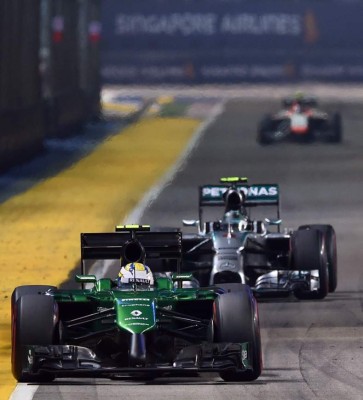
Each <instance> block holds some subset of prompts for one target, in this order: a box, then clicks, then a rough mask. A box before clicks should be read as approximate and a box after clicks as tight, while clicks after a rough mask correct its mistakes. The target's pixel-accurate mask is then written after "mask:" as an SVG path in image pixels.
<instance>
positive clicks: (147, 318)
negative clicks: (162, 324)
mask: <svg viewBox="0 0 363 400" xmlns="http://www.w3.org/2000/svg"><path fill="white" fill-rule="evenodd" d="M135 295H137V297H136V296H135V297H132V298H129V297H122V298H118V299H115V303H116V304H115V306H116V310H117V312H116V323H117V325H118V326H119V328H121V329H124V330H126V331H128V332H130V333H135V334H138V333H144V332H146V331H148V330H150V329H152V328H153V327H154V326H155V323H156V321H155V319H156V318H155V299H151V298H147V297H146V296H145V297H144V296H143V295H142V292H135Z"/></svg>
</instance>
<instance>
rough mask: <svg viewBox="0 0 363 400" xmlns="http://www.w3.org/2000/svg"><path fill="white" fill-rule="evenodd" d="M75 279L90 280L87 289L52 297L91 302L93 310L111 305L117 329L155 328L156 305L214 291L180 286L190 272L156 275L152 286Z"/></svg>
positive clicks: (98, 325)
mask: <svg viewBox="0 0 363 400" xmlns="http://www.w3.org/2000/svg"><path fill="white" fill-rule="evenodd" d="M76 280H77V281H78V282H82V283H93V284H94V286H93V288H91V289H82V290H67V291H66V290H62V291H59V292H56V293H55V294H54V298H55V300H56V301H57V303H58V304H59V306H60V307H61V308H62V304H64V303H68V302H72V303H77V304H79V305H80V304H81V303H88V304H92V305H94V310H93V311H94V312H99V311H102V310H106V309H110V308H113V309H114V311H115V320H114V321H111V320H110V321H109V323H110V324H111V323H113V324H116V325H117V327H118V328H119V329H121V330H125V331H128V332H130V333H135V334H139V333H144V332H146V331H150V330H152V329H157V325H158V322H159V321H158V317H157V310H158V309H166V310H170V311H172V310H175V308H176V304H177V303H180V302H188V301H195V300H198V301H202V300H209V301H211V302H212V301H213V300H214V299H215V298H216V296H217V295H216V293H215V291H214V290H212V289H207V288H204V289H200V288H183V287H177V285H178V283H179V285H180V286H182V285H183V282H185V281H189V280H191V275H190V274H174V275H173V278H172V279H171V278H164V277H162V278H158V279H157V280H156V284H155V287H154V288H150V289H140V288H137V289H136V290H133V289H131V290H130V289H128V290H126V289H119V288H117V287H115V285H114V283H113V282H112V280H111V279H106V278H102V279H99V280H97V279H96V277H95V276H94V275H77V277H76ZM104 324H105V321H103V324H101V323H99V322H95V323H94V325H93V326H92V330H96V331H97V330H98V329H103V328H104Z"/></svg>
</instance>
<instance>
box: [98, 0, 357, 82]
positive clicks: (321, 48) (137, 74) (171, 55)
mask: <svg viewBox="0 0 363 400" xmlns="http://www.w3.org/2000/svg"><path fill="white" fill-rule="evenodd" d="M102 14H103V16H102V22H103V27H102V37H103V52H102V60H103V61H102V77H103V80H104V82H115V83H116V82H117V83H121V82H123V83H127V82H130V83H133V82H141V81H142V82H189V83H202V82H243V81H257V82H259V81H268V82H272V81H276V80H277V81H296V80H319V81H320V80H323V81H324V80H325V81H340V80H341V81H356V80H362V79H363V51H362V50H363V40H362V37H363V24H362V18H361V16H362V15H363V4H360V3H347V2H344V3H336V2H329V3H327V2H321V3H316V2H313V1H309V0H308V1H304V2H301V3H300V2H294V3H290V2H286V1H283V0H277V1H268V0H260V1H259V2H244V1H241V2H234V1H230V2H228V1H226V2H216V1H211V0H204V1H203V0H200V1H198V2H193V1H188V0H185V1H179V2H176V1H174V0H168V1H166V0H159V1H157V0H154V1H151V0H147V1H145V0H138V1H137V2H135V1H130V0H124V1H122V2H120V1H118V0H105V1H104V2H103V13H102Z"/></svg>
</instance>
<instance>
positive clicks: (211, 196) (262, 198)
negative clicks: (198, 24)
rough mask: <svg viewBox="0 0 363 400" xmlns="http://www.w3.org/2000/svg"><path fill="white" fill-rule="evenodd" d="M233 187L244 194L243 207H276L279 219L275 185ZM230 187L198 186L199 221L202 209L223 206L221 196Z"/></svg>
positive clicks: (278, 200)
mask: <svg viewBox="0 0 363 400" xmlns="http://www.w3.org/2000/svg"><path fill="white" fill-rule="evenodd" d="M234 187H235V188H236V189H237V190H239V191H241V192H243V193H244V194H245V202H244V207H256V206H276V207H277V218H280V191H279V185H278V184H275V183H268V184H257V185H246V184H236V185H234ZM230 188H231V185H224V184H219V185H203V186H199V220H201V219H202V207H213V206H217V207H218V206H224V205H225V203H224V199H223V194H224V192H226V191H227V190H228V189H230Z"/></svg>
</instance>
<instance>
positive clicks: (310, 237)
mask: <svg viewBox="0 0 363 400" xmlns="http://www.w3.org/2000/svg"><path fill="white" fill-rule="evenodd" d="M323 246H324V235H323V234H322V233H321V232H320V231H318V230H315V229H306V230H297V231H295V232H294V233H293V235H292V263H293V269H294V270H299V271H310V270H317V271H318V273H319V289H318V290H316V291H308V290H296V291H295V292H294V294H295V296H296V297H297V298H298V299H323V298H324V297H325V296H326V295H327V294H328V292H329V277H328V262H327V255H326V251H323Z"/></svg>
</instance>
